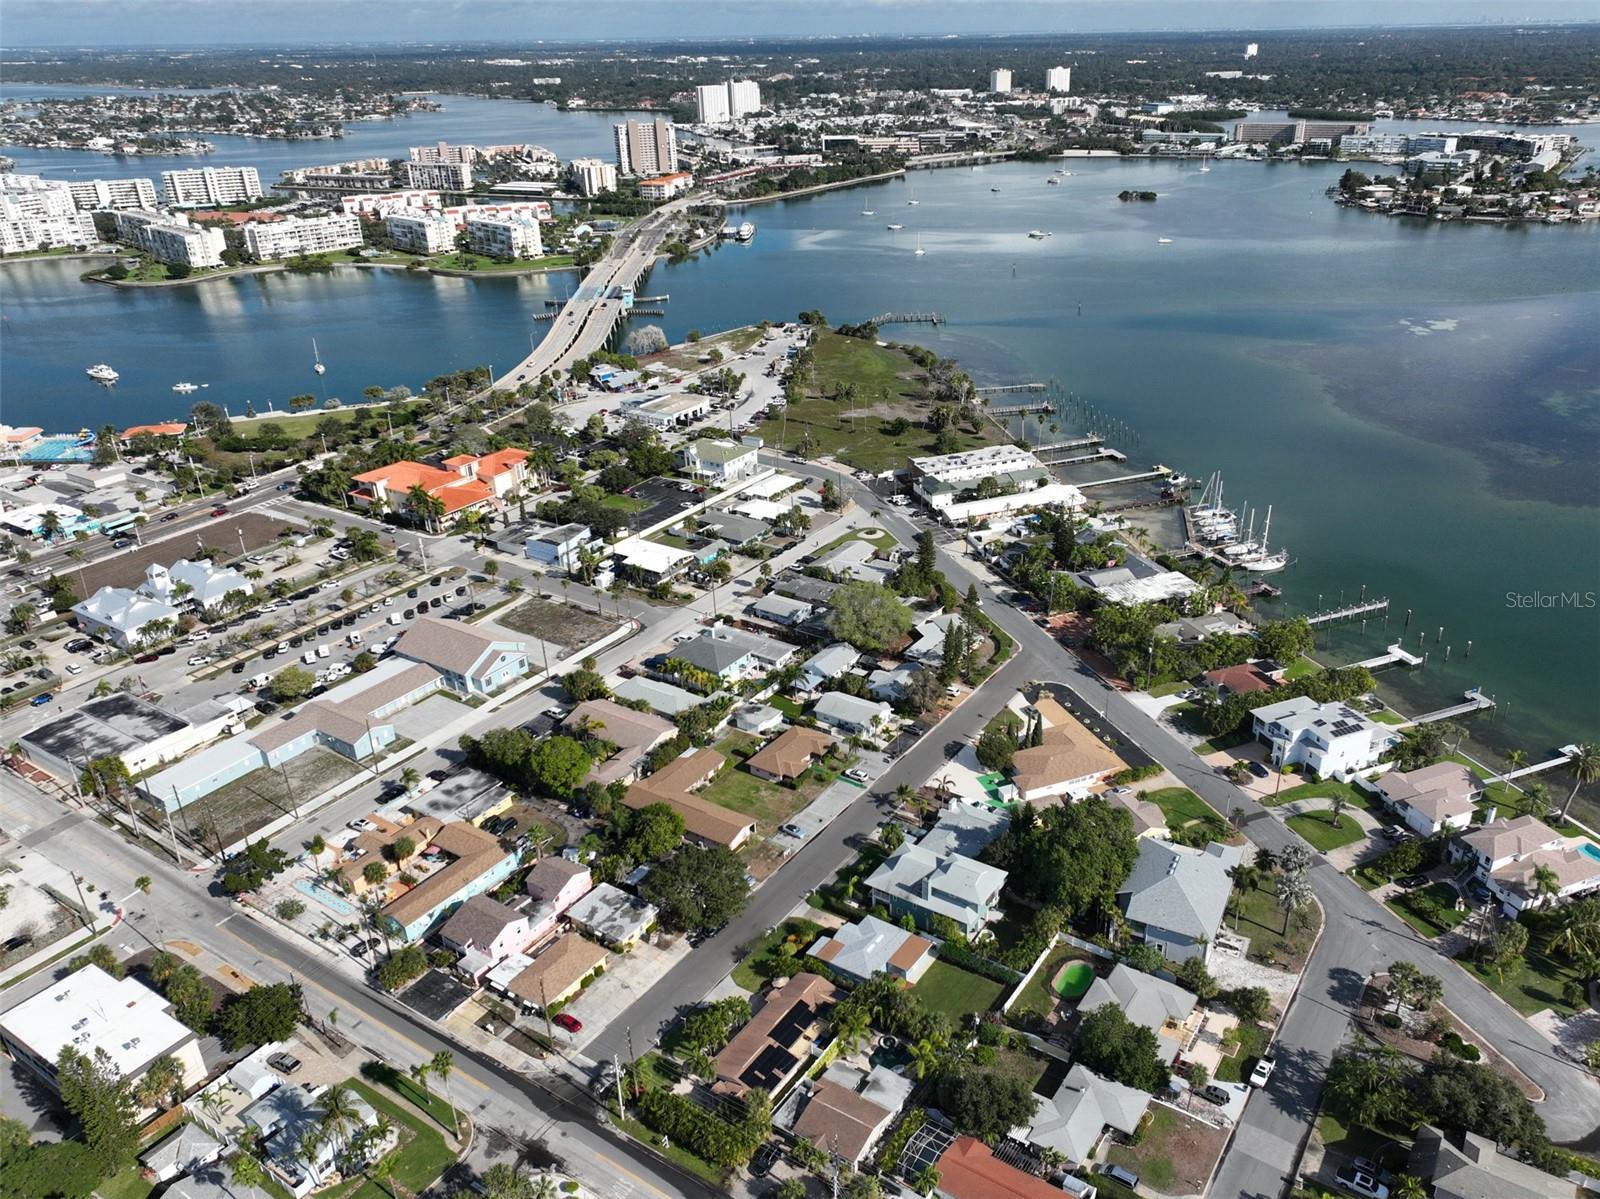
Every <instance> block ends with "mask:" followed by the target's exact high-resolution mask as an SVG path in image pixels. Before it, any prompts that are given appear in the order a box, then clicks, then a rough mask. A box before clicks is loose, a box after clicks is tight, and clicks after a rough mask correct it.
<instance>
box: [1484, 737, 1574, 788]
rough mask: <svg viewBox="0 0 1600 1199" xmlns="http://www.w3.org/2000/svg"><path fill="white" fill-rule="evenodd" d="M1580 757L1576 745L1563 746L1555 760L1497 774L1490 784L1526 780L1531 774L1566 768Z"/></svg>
mask: <svg viewBox="0 0 1600 1199" xmlns="http://www.w3.org/2000/svg"><path fill="white" fill-rule="evenodd" d="M1577 756H1578V747H1577V746H1576V745H1563V746H1562V747H1561V748H1560V749H1559V750H1558V751H1556V756H1555V757H1553V758H1546V759H1545V760H1544V761H1543V762H1535V763H1534V764H1533V765H1532V766H1523V767H1520V768H1518V769H1516V770H1508V771H1506V772H1505V773H1504V774H1497V775H1495V776H1494V777H1493V778H1491V779H1490V780H1488V781H1489V782H1490V783H1509V782H1512V781H1513V780H1515V779H1520V778H1526V777H1527V776H1528V775H1530V774H1542V773H1543V772H1544V771H1546V770H1554V769H1555V768H1556V767H1557V766H1565V765H1566V764H1567V763H1568V762H1570V761H1572V759H1573V758H1575V757H1577Z"/></svg>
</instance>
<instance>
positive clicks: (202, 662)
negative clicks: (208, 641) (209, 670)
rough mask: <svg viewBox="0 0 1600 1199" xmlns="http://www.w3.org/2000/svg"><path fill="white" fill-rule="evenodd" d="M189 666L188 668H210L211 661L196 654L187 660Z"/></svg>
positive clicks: (204, 655)
mask: <svg viewBox="0 0 1600 1199" xmlns="http://www.w3.org/2000/svg"><path fill="white" fill-rule="evenodd" d="M189 665H190V666H210V665H211V659H210V657H209V656H207V655H206V654H196V655H195V656H194V657H192V658H190V659H189Z"/></svg>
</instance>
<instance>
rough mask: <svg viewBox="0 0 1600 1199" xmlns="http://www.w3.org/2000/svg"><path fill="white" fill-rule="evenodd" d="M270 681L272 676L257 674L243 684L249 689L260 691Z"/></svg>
mask: <svg viewBox="0 0 1600 1199" xmlns="http://www.w3.org/2000/svg"><path fill="white" fill-rule="evenodd" d="M270 682H272V676H271V675H270V674H258V675H255V676H254V677H253V678H251V680H250V681H249V682H248V683H246V684H245V686H246V687H248V688H249V689H250V690H251V691H260V690H261V689H262V688H263V687H265V686H266V685H267V684H268V683H270Z"/></svg>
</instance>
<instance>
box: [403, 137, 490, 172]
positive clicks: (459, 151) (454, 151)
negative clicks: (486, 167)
mask: <svg viewBox="0 0 1600 1199" xmlns="http://www.w3.org/2000/svg"><path fill="white" fill-rule="evenodd" d="M408 157H409V158H410V159H411V161H412V162H455V163H464V164H465V165H467V166H471V165H472V164H473V163H475V162H477V161H478V147H477V146H467V145H461V146H452V145H450V143H448V142H436V143H434V144H433V145H431V146H412V147H411V153H410V155H409V156H408Z"/></svg>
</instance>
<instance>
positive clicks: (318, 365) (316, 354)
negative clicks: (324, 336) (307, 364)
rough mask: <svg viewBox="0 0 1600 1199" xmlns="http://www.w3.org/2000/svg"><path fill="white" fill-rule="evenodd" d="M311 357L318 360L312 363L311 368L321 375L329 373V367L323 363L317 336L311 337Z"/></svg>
mask: <svg viewBox="0 0 1600 1199" xmlns="http://www.w3.org/2000/svg"><path fill="white" fill-rule="evenodd" d="M311 357H312V358H314V359H315V360H316V361H315V362H313V363H312V366H311V369H312V370H314V371H316V372H317V374H319V375H325V374H327V373H328V368H327V367H325V366H323V365H322V353H321V351H319V350H318V349H317V339H316V338H315V337H313V338H312V339H311Z"/></svg>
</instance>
